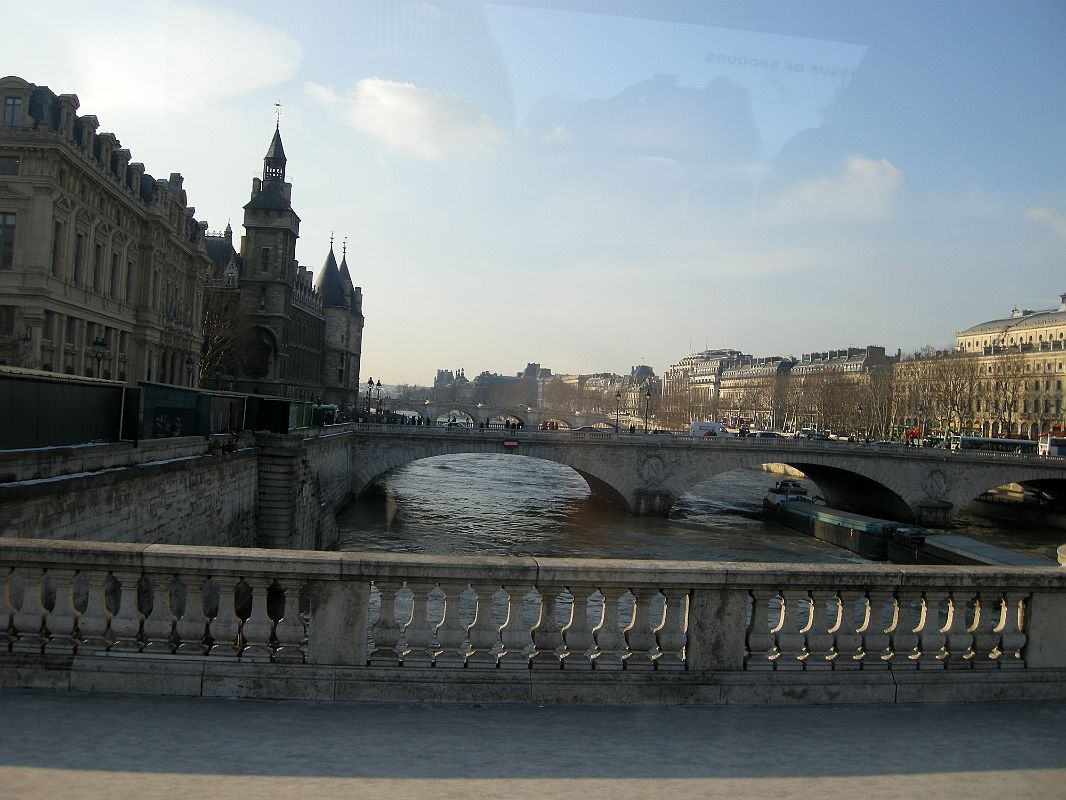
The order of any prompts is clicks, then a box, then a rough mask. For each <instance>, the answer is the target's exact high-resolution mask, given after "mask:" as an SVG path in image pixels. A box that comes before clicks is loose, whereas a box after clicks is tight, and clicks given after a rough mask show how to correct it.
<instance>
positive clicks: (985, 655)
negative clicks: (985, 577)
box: [971, 589, 1004, 669]
mask: <svg viewBox="0 0 1066 800" xmlns="http://www.w3.org/2000/svg"><path fill="white" fill-rule="evenodd" d="M1003 610H1004V607H1003V596H1002V595H1001V594H1000V593H999V591H994V590H990V589H983V590H981V592H980V594H978V596H977V607H976V610H975V612H974V616H975V619H974V626H973V653H974V655H973V658H972V659H971V663H972V664H973V668H974V669H995V668H996V666H997V664H996V662H997V660H998V659H999V633H998V632H997V631H998V629H999V627H1000V626H1001V625H1002V624H1003Z"/></svg>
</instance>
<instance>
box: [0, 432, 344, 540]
mask: <svg viewBox="0 0 1066 800" xmlns="http://www.w3.org/2000/svg"><path fill="white" fill-rule="evenodd" d="M349 433H350V428H349V427H348V426H342V425H338V426H330V427H329V428H325V429H320V428H311V429H308V430H305V431H300V432H298V433H294V434H286V435H275V434H269V433H257V434H251V433H245V434H242V435H241V436H240V437H239V438H237V439H233V438H231V437H228V436H215V437H211V438H208V439H205V438H203V437H182V438H174V439H155V440H146V441H142V442H139V443H138V444H137V445H134V444H132V443H127V442H120V443H110V444H92V445H84V446H77V447H55V448H42V449H34V450H9V451H0V537H32V538H42V539H66V540H78V541H100V542H131V543H132V542H137V543H141V544H171V545H197V546H219V547H254V546H263V547H278V548H293V547H295V548H305V549H328V548H331V547H333V546H335V545H336V541H337V528H336V521H335V519H334V518H335V515H336V513H337V511H338V510H339V509H340V508H341V507H342V506H343V505H344V504H345V503H347V502H348V500H350V498H351V496H352V485H351V481H352V477H351V473H352V461H351V460H352V443H351V436H350V435H345V434H349Z"/></svg>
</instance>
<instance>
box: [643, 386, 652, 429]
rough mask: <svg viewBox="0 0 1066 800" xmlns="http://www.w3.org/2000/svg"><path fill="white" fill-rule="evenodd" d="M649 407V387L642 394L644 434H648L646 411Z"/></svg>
mask: <svg viewBox="0 0 1066 800" xmlns="http://www.w3.org/2000/svg"><path fill="white" fill-rule="evenodd" d="M650 407H651V387H648V391H646V392H645V393H644V433H647V432H648V409H649V408H650Z"/></svg>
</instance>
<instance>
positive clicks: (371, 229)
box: [0, 0, 1066, 383]
mask: <svg viewBox="0 0 1066 800" xmlns="http://www.w3.org/2000/svg"><path fill="white" fill-rule="evenodd" d="M5 15H6V17H7V18H8V19H9V20H10V21H11V22H12V25H13V26H14V27H13V28H12V29H16V28H17V27H19V26H22V27H24V28H25V29H26V30H28V31H32V30H41V31H43V30H46V29H47V30H48V31H49V34H48V36H46V37H42V36H39V35H25V36H18V37H15V38H13V39H9V40H8V42H7V44H6V45H5V53H4V56H3V58H2V62H3V63H2V64H0V71H2V72H4V73H10V74H17V75H20V76H21V77H23V78H26V79H27V80H30V81H32V82H34V83H38V84H48V85H49V86H51V88H52V89H53V90H55V91H63V92H75V93H77V94H78V96H79V98H80V99H81V103H82V109H81V110H82V112H83V113H91V114H96V115H97V116H98V117H99V118H100V120H101V123H102V127H103V129H104V130H111V131H113V132H115V133H116V135H117V136H118V137H119V138H120V139H121V141H122V143H123V145H124V146H126V147H129V148H130V149H131V150H132V151H133V154H134V157H135V159H136V160H139V161H142V162H143V163H144V164H145V165H146V167H147V169H148V171H149V172H151V173H153V174H155V175H157V176H165V175H167V174H169V173H170V172H181V173H182V174H183V175H184V176H185V188H186V190H187V191H188V195H189V198H190V202H191V203H192V204H193V205H195V206H196V208H197V216H198V217H199V218H200V219H206V220H207V221H208V222H209V224H210V226H211V227H212V228H213V229H221V228H223V227H224V226H225V224H226V222H227V221H228V220H231V221H232V222H233V224H234V227H235V229H238V230H239V223H240V219H241V213H242V212H241V207H242V206H243V204H244V203H245V202H246V201H247V198H248V191H249V187H250V183H251V179H252V177H253V176H254V175H255V174H256V173H257V172H258V171H259V170H260V169H261V166H262V157H263V154H264V153H265V150H266V147H267V144H268V143H269V140H270V136H271V133H272V129H273V125H274V108H275V107H274V104H275V103H276V102H280V103H281V104H282V116H281V129H282V136H283V138H284V142H285V148H286V153H287V155H288V157H289V175H290V177H291V179H292V182H293V203H294V207H295V208H296V210H297V213H299V214H300V216H301V218H302V219H303V223H302V227H301V234H302V235H301V240H300V243H299V246H298V249H297V257H298V258H299V260H300V262H301V263H302V264H304V265H305V266H308V267H310V268H312V269H314V270H315V271H316V273H317V271H318V270H319V268H320V267H321V265H322V263H323V261H324V260H325V257H326V253H327V251H328V245H329V235H330V231H335V232H336V237H337V239H338V241H339V240H341V239H343V238H344V237H347V240H348V256H349V259H348V260H349V263H350V264H351V266H352V271H353V275H354V278H355V280H356V282H357V283H358V284H360V285H361V286H362V287H363V290H364V295H365V311H366V315H367V325H366V330H365V338H364V367H363V375H364V379H365V376H367V375H373V376H374V377H375V378H377V377H380V378H381V379H382V380H383V381H384V382H387V383H399V382H411V383H428V382H430V381H431V380H432V378H433V374H434V371H435V370H436V369H437V368H455V367H459V366H463V367H465V368H466V369H467V372H468V374H471V375H473V374H476V373H477V372H480V371H481V370H483V369H487V370H490V371H497V372H501V373H510V372H514V371H516V370H519V369H521V368H522V367H524V366H525V364H526V362H527V361H539V362H540V363H541V364H542V365H544V366H547V367H550V368H552V369H553V370H555V371H557V372H591V371H601V370H613V371H622V372H625V371H627V370H628V369H629V367H630V366H632V365H634V364H637V363H640V362H644V363H649V364H652V365H653V366H654V367H655V368H656V370H657V371H658V372H659V373H662V371H663V370H665V368H666V367H667V366H668V365H669V364H670V363H672V362H674V361H676V360H678V359H679V358H681V357H683V356H684V355H686V354H687V353H688V352H690V351H691V350H693V349H700V348H702V347H704V346H705V345H706V346H710V347H735V348H738V349H742V350H745V351H746V352H751V353H753V354H755V355H774V354H783V355H787V354H799V353H802V352H807V351H811V350H821V349H835V348H838V347H845V346H849V345H865V344H881V345H884V346H886V347H887V348H889V350H892V351H894V350H895V349H896V348H902V349H903V350H904V351H908V350H913V349H915V348H917V347H920V346H921V345H924V344H927V343H931V344H933V345H937V346H943V345H946V344H948V343H950V342H951V341H952V339H953V334H954V332H955V330H957V329H960V328H966V327H969V326H970V325H972V324H976V323H978V322H981V321H984V320H987V319H992V318H996V317H999V316H1004V315H1006V314H1007V313H1009V311H1010V309H1011V308H1012V307H1013V306H1015V305H1017V306H1025V307H1036V308H1043V307H1049V306H1051V305H1054V304H1056V303H1057V300H1058V298H1057V296H1058V294H1059V293H1060V292H1063V291H1066V270H1064V269H1063V266H1064V255H1066V160H1064V159H1063V158H1062V143H1063V141H1066V124H1064V114H1066V102H1064V101H1066V88H1064V79H1066V48H1064V47H1063V46H1062V44H1061V43H1062V42H1063V41H1064V40H1066V5H1064V4H1061V3H1039V2H998V3H987V2H966V3H963V2H920V3H888V2H876V3H875V2H846V3H818V2H809V3H808V2H804V3H799V2H742V3H715V2H709V1H708V2H676V1H673V0H660V1H659V2H651V1H649V2H640V1H639V0H618V2H578V1H576V0H575V1H574V2H565V1H564V0H556V1H555V2H551V0H543V2H532V1H531V2H528V3H525V4H523V3H512V2H495V3H492V2H486V3H481V2H467V1H466V0H454V1H453V2H449V1H447V0H426V1H425V2H406V1H405V0H373V1H372V2H348V3H340V2H336V3H334V2H307V3H303V4H293V3H288V2H273V3H269V2H268V3H263V2H223V3H214V4H197V3H190V2H145V3H132V2H131V3H122V2H119V3H117V4H116V5H115V7H114V8H112V9H110V10H109V13H108V14H106V15H102V14H100V13H99V10H98V9H95V8H93V7H89V6H85V4H79V3H73V2H71V3H67V2H59V3H55V4H50V5H49V6H48V7H47V8H43V7H42V8H41V9H27V8H26V7H25V4H12V7H11V8H9V9H7V10H6V11H5ZM42 41H47V42H48V46H47V47H43V46H42V45H41V42H42Z"/></svg>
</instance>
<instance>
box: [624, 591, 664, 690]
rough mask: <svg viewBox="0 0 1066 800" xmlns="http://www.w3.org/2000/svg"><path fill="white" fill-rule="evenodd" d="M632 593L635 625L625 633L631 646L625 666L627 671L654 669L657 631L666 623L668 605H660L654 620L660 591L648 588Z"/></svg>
mask: <svg viewBox="0 0 1066 800" xmlns="http://www.w3.org/2000/svg"><path fill="white" fill-rule="evenodd" d="M630 591H631V592H632V594H633V624H632V626H630V627H629V628H627V629H626V631H625V640H626V644H627V645H628V646H629V658H627V659H626V665H625V666H626V669H627V670H630V669H635V670H648V669H654V668H655V660H656V658H658V651H657V649H656V643H655V631H657V630H658V629H659V628H661V627H662V626H663V623H664V622H665V621H666V603H665V602H664V603H662V604H661V605H658V611H659V613H658V614H657V615H655V617H654V618H653V617H652V608H653V607H654V606H653V602H654V601H655V600H656V598H657V597H658V595H659V591H658V590H657V589H649V588H647V587H640V588H637V589H631V590H630Z"/></svg>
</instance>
